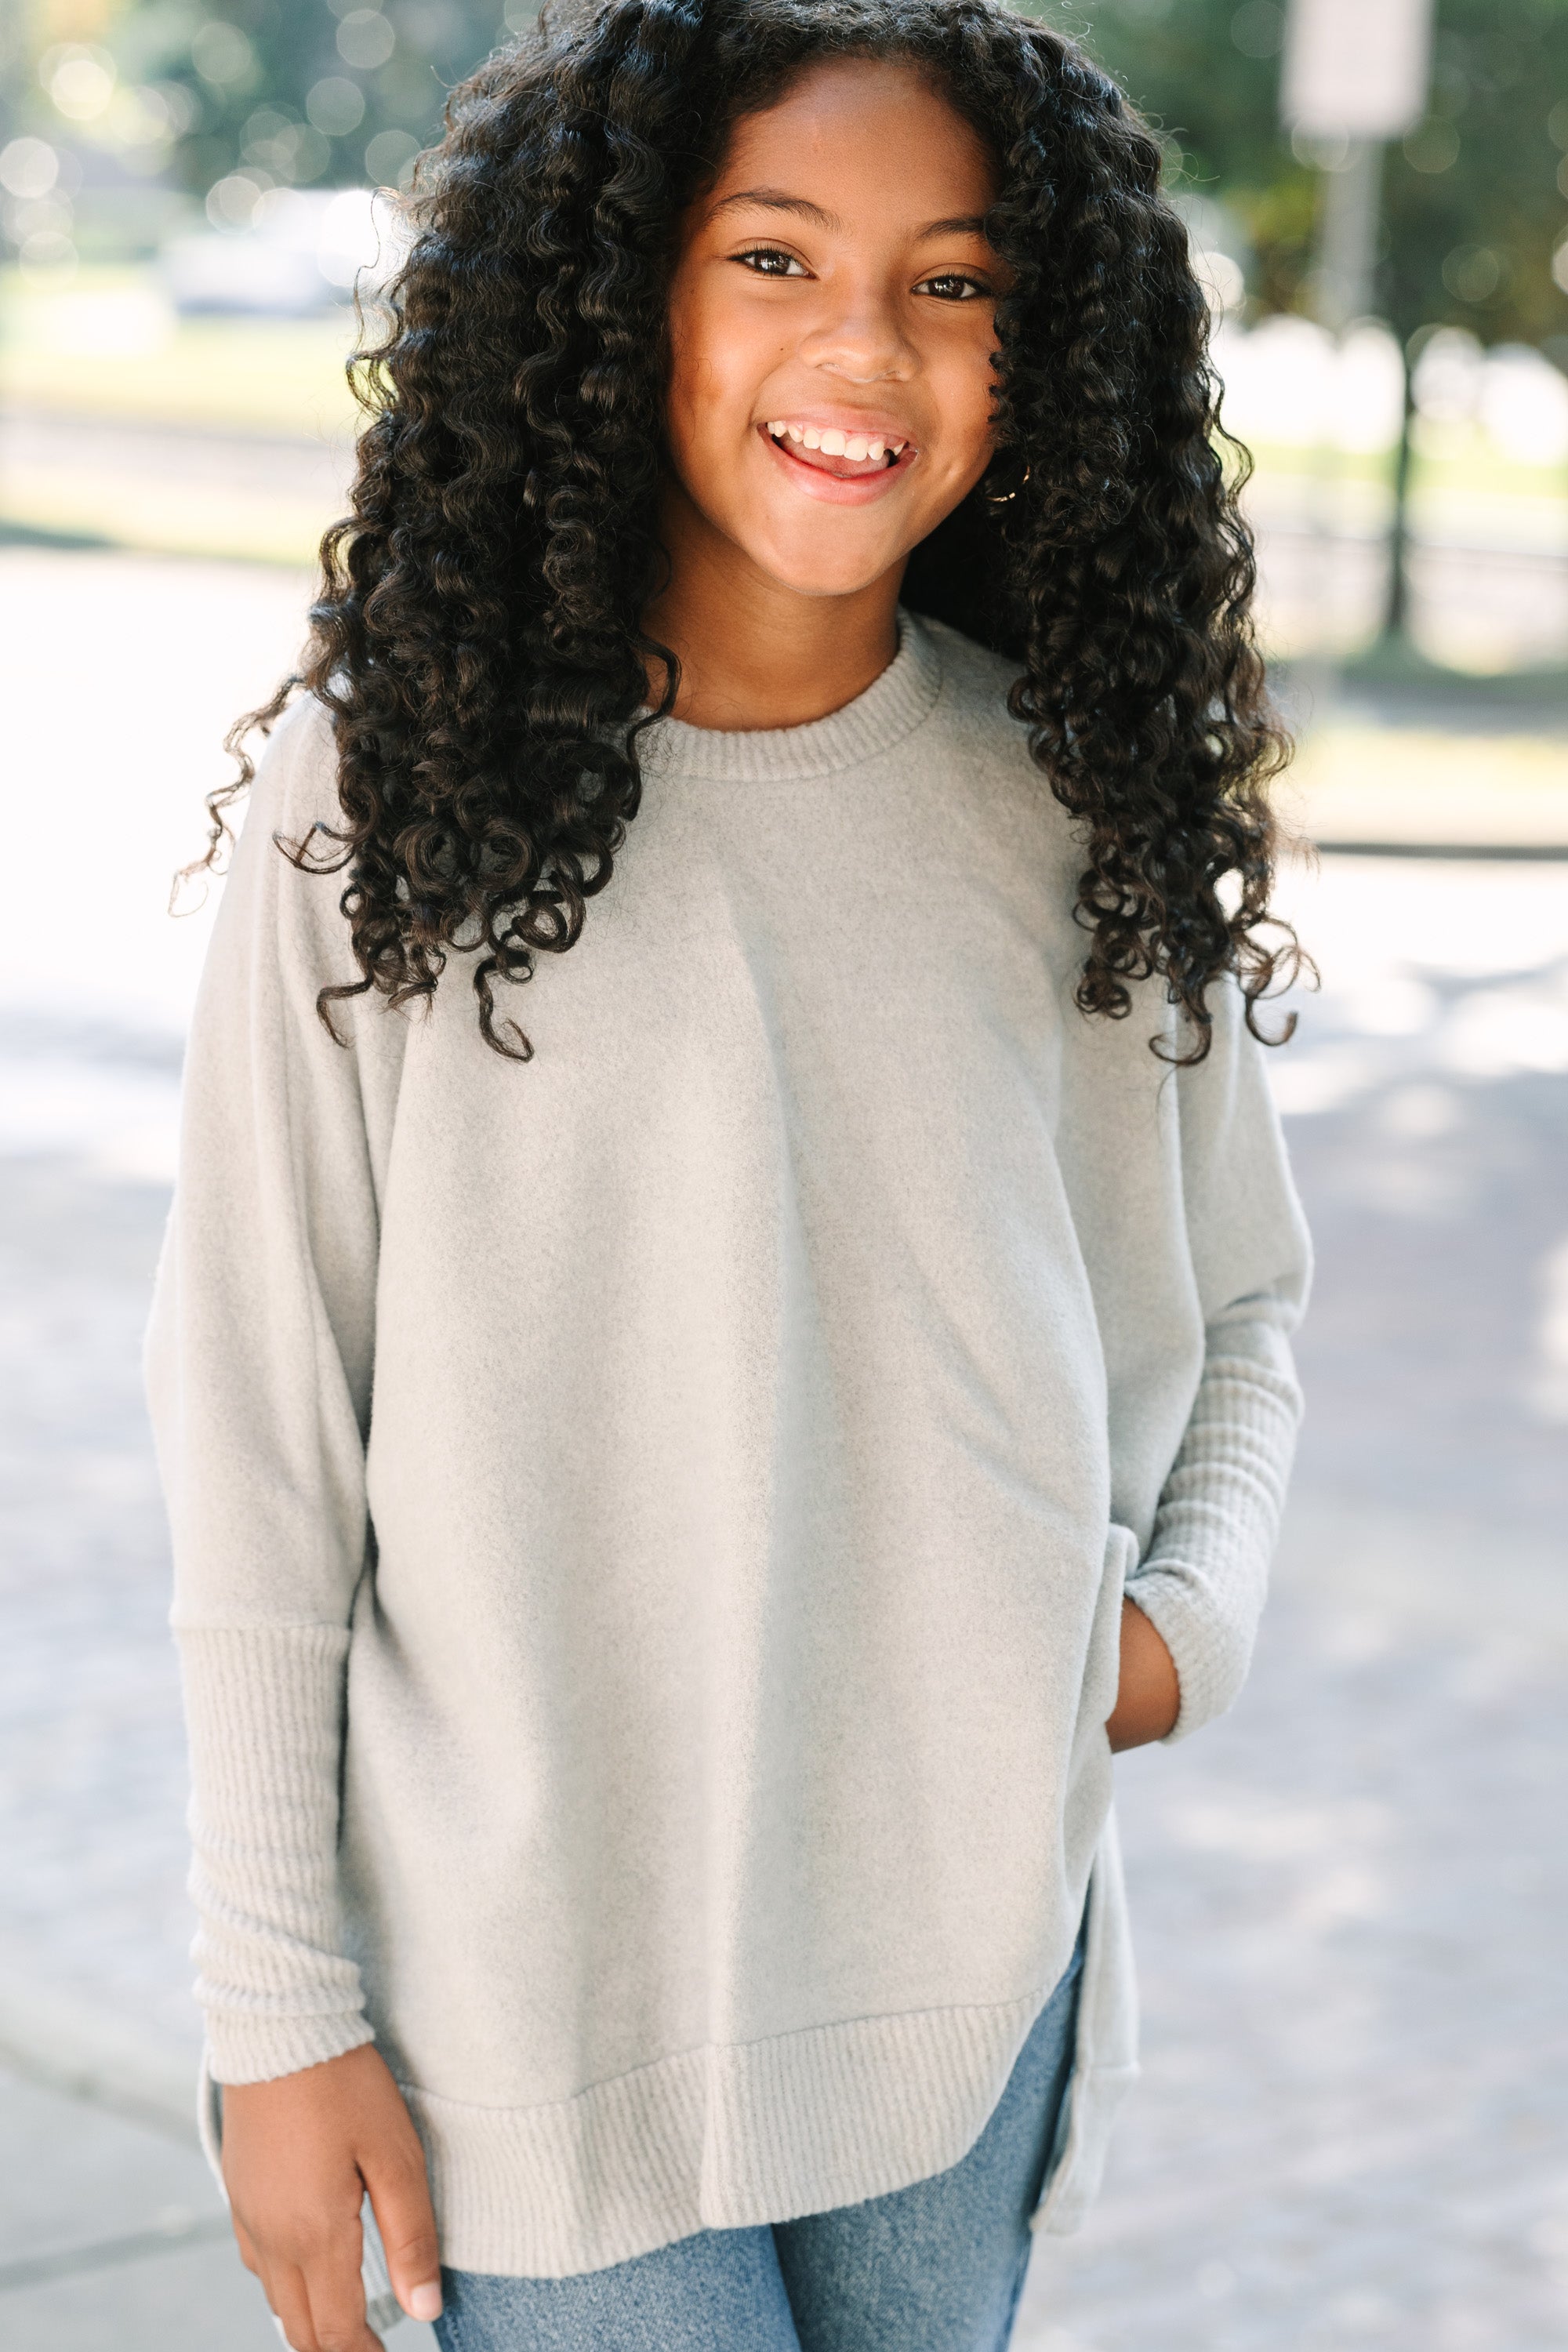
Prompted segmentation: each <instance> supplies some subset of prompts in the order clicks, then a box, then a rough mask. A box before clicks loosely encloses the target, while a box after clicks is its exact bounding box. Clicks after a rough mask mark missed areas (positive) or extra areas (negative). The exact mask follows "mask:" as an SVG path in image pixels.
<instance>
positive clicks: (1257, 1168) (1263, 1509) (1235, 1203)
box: [1127, 986, 1311, 1740]
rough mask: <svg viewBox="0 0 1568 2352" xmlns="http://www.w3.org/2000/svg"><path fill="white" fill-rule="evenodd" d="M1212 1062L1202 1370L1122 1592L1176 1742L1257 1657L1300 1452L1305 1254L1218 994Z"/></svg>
mask: <svg viewBox="0 0 1568 2352" xmlns="http://www.w3.org/2000/svg"><path fill="white" fill-rule="evenodd" d="M1218 995H1219V1002H1218V1003H1217V1005H1216V1017H1215V1039H1214V1045H1213V1048H1212V1051H1211V1054H1210V1056H1209V1058H1208V1059H1207V1060H1206V1061H1205V1062H1203V1063H1200V1064H1199V1065H1197V1066H1196V1067H1195V1068H1194V1069H1191V1070H1183V1071H1182V1072H1181V1073H1180V1074H1179V1076H1178V1080H1177V1084H1178V1087H1179V1088H1180V1115H1181V1124H1182V1174H1183V1185H1184V1200H1185V1211H1186V1221H1187V1230H1188V1237H1189V1242H1190V1245H1191V1249H1192V1258H1193V1265H1194V1274H1195V1276H1196V1280H1197V1285H1198V1291H1199V1296H1200V1298H1201V1300H1202V1305H1203V1313H1204V1326H1205V1353H1204V1369H1203V1375H1202V1379H1201V1381H1200V1382H1199V1386H1198V1391H1197V1396H1196V1398H1195V1400H1194V1406H1193V1410H1192V1413H1191V1415H1190V1417H1189V1419H1188V1422H1187V1425H1186V1430H1185V1433H1184V1436H1183V1439H1182V1443H1181V1446H1180V1449H1179V1451H1178V1452H1177V1454H1176V1458H1175V1462H1174V1464H1173V1466H1172V1469H1171V1472H1170V1475H1169V1477H1168V1478H1167V1479H1166V1481H1165V1484H1164V1486H1163V1489H1162V1492H1161V1496H1160V1504H1159V1509H1158V1512H1157V1514H1156V1517H1155V1520H1154V1528H1153V1532H1152V1538H1151V1539H1150V1542H1149V1545H1148V1548H1147V1549H1146V1551H1145V1552H1144V1555H1143V1557H1142V1559H1141V1560H1140V1561H1139V1563H1138V1565H1137V1567H1136V1569H1135V1570H1133V1572H1132V1574H1131V1577H1130V1579H1129V1580H1128V1587H1127V1589H1128V1592H1129V1594H1130V1596H1131V1599H1132V1600H1133V1601H1136V1602H1137V1604H1138V1606H1139V1607H1140V1608H1141V1609H1142V1611H1143V1612H1144V1613H1145V1614H1146V1615H1147V1616H1148V1618H1149V1619H1150V1621H1151V1622H1152V1624H1153V1625H1154V1627H1155V1629H1156V1631H1157V1632H1158V1633H1160V1634H1161V1636H1162V1637H1163V1640H1164V1643H1165V1644H1166V1647H1167V1648H1168V1649H1169V1650H1170V1653H1171V1655H1172V1657H1173V1659H1174V1661H1175V1665H1176V1672H1177V1675H1178V1678H1179V1680H1180V1683H1181V1694H1182V1697H1181V1711H1180V1713H1179V1715H1178V1716H1177V1718H1176V1722H1175V1724H1174V1726H1173V1729H1172V1730H1171V1731H1170V1733H1169V1734H1168V1735H1167V1736H1168V1738H1170V1739H1173V1740H1175V1739H1182V1738H1185V1737H1186V1735H1187V1734H1188V1733H1189V1732H1191V1731H1195V1730H1196V1729H1197V1728H1198V1727H1199V1725H1200V1724H1204V1723H1207V1722H1208V1721H1209V1720H1210V1719H1211V1718H1212V1717H1215V1716H1216V1715H1221V1714H1223V1713H1224V1712H1225V1710H1226V1708H1227V1707H1229V1706H1232V1705H1233V1704H1234V1703H1235V1701H1236V1698H1237V1695H1238V1693H1239V1692H1240V1689H1241V1686H1242V1684H1243V1683H1244V1681H1245V1680H1246V1677H1247V1668H1248V1665H1249V1664H1250V1663H1251V1658H1252V1650H1253V1643H1254V1641H1255V1638H1256V1635H1257V1631H1258V1618H1259V1616H1260V1615H1261V1613H1262V1609H1263V1602H1264V1598H1265V1595H1266V1592H1267V1589H1268V1568H1269V1562H1270V1559H1272V1556H1273V1551H1274V1547H1275V1542H1276V1539H1277V1538H1278V1535H1279V1518H1280V1513H1281V1510H1282V1508H1283V1505H1284V1499H1285V1487H1286V1482H1287V1480H1288V1478H1289V1471H1290V1463H1291V1459H1292V1456H1293V1454H1294V1452H1295V1445H1296V1432H1297V1428H1298V1425H1299V1423H1300V1414H1301V1394H1300V1388H1299V1386H1298V1384H1297V1381H1296V1375H1295V1370H1294V1366H1293V1363H1292V1360H1291V1354H1290V1345H1289V1334H1290V1332H1291V1331H1292V1330H1293V1329H1294V1328H1295V1326H1296V1324H1297V1323H1298V1322H1299V1320H1300V1315H1301V1312H1302V1309H1303V1307H1304V1306H1305V1304H1306V1297H1307V1291H1308V1286H1309V1284H1310V1272H1311V1255H1310V1244H1309V1242H1308V1237H1307V1231H1306V1225H1305V1223H1304V1220H1303V1218H1302V1215H1301V1211H1300V1203H1299V1202H1298V1200H1297V1198H1296V1193H1295V1191H1294V1188H1293V1186H1292V1184H1291V1181H1290V1175H1289V1167H1288V1164H1287V1161H1286V1157H1285V1148H1284V1142H1283V1139H1282V1137H1281V1134H1280V1129H1279V1116H1278V1113H1277V1112H1276V1110H1275V1108H1274V1105H1273V1101H1272V1099H1271V1097H1270V1094H1269V1090H1268V1077H1267V1074H1266V1072H1265V1069H1264V1066H1263V1049H1261V1048H1260V1047H1259V1046H1258V1043H1257V1041H1256V1040H1255V1039H1254V1038H1253V1037H1251V1036H1250V1035H1249V1034H1248V1033H1247V1028H1246V1024H1245V1022H1244V1021H1243V1019H1242V1017H1241V1002H1240V997H1239V994H1238V992H1237V990H1236V989H1235V988H1234V987H1233V986H1227V987H1226V989H1225V990H1223V991H1222V992H1218Z"/></svg>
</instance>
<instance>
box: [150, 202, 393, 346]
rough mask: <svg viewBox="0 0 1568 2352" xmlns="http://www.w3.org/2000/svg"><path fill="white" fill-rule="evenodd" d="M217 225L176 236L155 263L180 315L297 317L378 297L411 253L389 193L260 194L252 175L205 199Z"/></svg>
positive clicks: (209, 214) (214, 223) (212, 220)
mask: <svg viewBox="0 0 1568 2352" xmlns="http://www.w3.org/2000/svg"><path fill="white" fill-rule="evenodd" d="M207 218H208V219H209V220H210V221H211V222H212V223H213V226H212V228H211V229H208V230H203V231H199V232H197V233H196V234H195V235H185V236H174V237H171V238H170V239H169V241H168V243H167V244H166V245H165V246H164V247H163V251H162V253H161V255H160V257H159V264H160V270H161V274H162V277H163V284H164V286H165V288H166V289H167V291H168V295H169V298H170V299H171V301H172V302H173V303H174V307H175V308H176V310H182V311H186V312H189V311H195V310H230V311H234V310H239V311H252V312H259V313H263V314H267V315H270V316H273V317H280V316H282V317H287V316H299V315H301V314H303V313H306V312H309V311H311V310H322V309H325V308H327V307H328V306H330V305H331V304H333V303H338V302H343V301H346V300H348V299H350V297H351V296H352V295H353V291H354V289H355V288H356V286H357V287H358V289H359V290H360V292H361V293H363V294H374V293H376V292H378V291H379V289H381V287H382V286H384V284H385V283H386V281H387V280H388V279H389V278H391V277H392V276H393V275H394V273H395V270H396V269H397V268H398V266H399V265H400V263H401V262H402V259H403V257H404V255H405V252H406V251H407V247H408V232H407V226H406V223H405V217H404V214H403V211H402V208H401V206H400V205H399V203H398V201H397V198H396V196H395V194H393V193H392V192H391V191H390V190H389V189H386V188H379V189H374V188H311V189H305V188H265V189H264V188H260V187H258V184H257V183H256V182H255V181H254V180H252V179H250V178H249V177H248V176H247V174H246V173H240V172H237V173H231V174H230V176H229V178H228V179H226V180H220V181H219V182H218V183H217V184H216V187H214V188H213V189H212V190H211V191H210V193H209V194H208V197H207Z"/></svg>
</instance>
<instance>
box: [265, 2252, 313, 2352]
mask: <svg viewBox="0 0 1568 2352" xmlns="http://www.w3.org/2000/svg"><path fill="white" fill-rule="evenodd" d="M261 2283H262V2284H263V2286H264V2287H265V2288H266V2289H267V2300H268V2303H269V2304H270V2305H271V2306H272V2316H273V2317H274V2319H276V2321H277V2322H278V2325H279V2327H280V2328H281V2329H282V2330H283V2333H284V2335H285V2336H287V2337H288V2339H289V2347H290V2352H320V2347H319V2346H318V2345H317V2342H316V2332H315V2329H314V2328H313V2327H312V2326H311V2325H310V2296H309V2295H308V2294H306V2292H305V2273H303V2271H298V2270H296V2269H294V2267H293V2265H292V2264H291V2263H273V2264H272V2265H271V2267H270V2268H269V2269H268V2270H267V2271H265V2272H263V2273H262V2274H261Z"/></svg>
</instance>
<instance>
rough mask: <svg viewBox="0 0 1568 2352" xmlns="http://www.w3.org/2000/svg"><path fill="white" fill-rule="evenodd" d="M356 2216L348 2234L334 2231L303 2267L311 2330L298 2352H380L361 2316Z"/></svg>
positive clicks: (361, 2283) (359, 2237) (359, 2241)
mask: <svg viewBox="0 0 1568 2352" xmlns="http://www.w3.org/2000/svg"><path fill="white" fill-rule="evenodd" d="M362 2257H363V2245H362V2232H361V2230H360V2226H359V2216H358V2215H357V2214H356V2215H355V2216H354V2223H353V2231H352V2232H351V2231H341V2232H338V2231H334V2233H333V2236H332V2238H331V2242H329V2243H328V2244H325V2245H323V2246H322V2248H321V2252H319V2253H318V2254H316V2255H315V2256H314V2257H312V2258H311V2259H310V2260H309V2261H308V2262H307V2263H306V2264H305V2271H304V2277H305V2292H306V2294H308V2295H309V2297H310V2326H311V2327H312V2329H313V2330H314V2333H313V2335H312V2336H310V2342H309V2344H308V2345H307V2346H303V2347H300V2352H382V2346H381V2338H380V2336H376V2335H375V2334H374V2333H373V2331H372V2329H371V2328H370V2327H369V2326H368V2325H367V2324H366V2321H365V2315H364V2281H363V2278H362V2277H361V2275H360V2263H361V2260H362Z"/></svg>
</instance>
